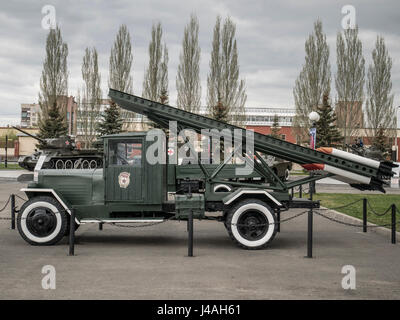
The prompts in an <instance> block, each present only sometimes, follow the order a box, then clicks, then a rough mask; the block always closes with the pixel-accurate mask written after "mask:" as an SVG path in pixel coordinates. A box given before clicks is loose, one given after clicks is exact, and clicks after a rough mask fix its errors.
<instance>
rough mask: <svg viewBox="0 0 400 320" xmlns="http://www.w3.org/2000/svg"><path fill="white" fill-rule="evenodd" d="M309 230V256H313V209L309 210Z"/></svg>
mask: <svg viewBox="0 0 400 320" xmlns="http://www.w3.org/2000/svg"><path fill="white" fill-rule="evenodd" d="M307 222H308V230H307V257H306V258H312V245H313V243H312V242H313V234H312V233H313V209H312V208H311V209H310V211H308V219H307Z"/></svg>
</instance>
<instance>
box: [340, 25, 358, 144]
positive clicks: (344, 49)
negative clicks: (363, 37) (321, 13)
mask: <svg viewBox="0 0 400 320" xmlns="http://www.w3.org/2000/svg"><path fill="white" fill-rule="evenodd" d="M336 56H337V73H336V77H335V84H336V92H337V105H336V116H337V126H338V127H339V128H341V129H342V130H343V136H344V143H345V144H347V143H350V141H351V140H350V139H351V137H353V136H354V134H355V133H356V131H357V129H359V128H361V127H362V126H363V116H362V113H363V112H362V104H363V100H364V97H363V94H364V93H363V89H364V84H365V60H364V57H363V53H362V43H361V41H360V39H359V38H358V27H356V28H355V29H350V28H349V29H347V30H345V31H344V32H343V34H342V33H340V32H339V33H338V34H337V40H336Z"/></svg>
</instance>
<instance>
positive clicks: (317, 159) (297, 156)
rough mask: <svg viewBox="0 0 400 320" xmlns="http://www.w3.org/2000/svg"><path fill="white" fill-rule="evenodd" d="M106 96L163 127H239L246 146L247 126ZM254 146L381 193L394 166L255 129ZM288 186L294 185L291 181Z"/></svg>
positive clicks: (113, 92)
mask: <svg viewBox="0 0 400 320" xmlns="http://www.w3.org/2000/svg"><path fill="white" fill-rule="evenodd" d="M108 95H109V97H110V98H111V99H112V100H113V101H114V102H115V103H117V104H118V105H119V106H120V107H121V108H123V109H125V110H128V111H132V112H136V113H139V114H142V115H145V116H147V117H148V118H149V119H150V120H151V121H154V122H155V123H157V124H158V125H160V126H162V127H164V128H168V122H169V121H177V123H178V125H179V126H180V127H182V128H184V129H192V130H194V131H196V132H198V133H201V130H202V129H218V130H220V131H221V130H223V129H229V130H231V131H232V132H233V130H241V131H242V135H241V137H242V138H241V139H242V141H241V142H242V143H243V145H245V142H246V131H247V130H246V129H243V128H240V127H237V126H234V125H231V124H227V123H225V122H221V121H217V120H214V119H211V118H208V117H205V116H201V115H198V114H194V113H191V112H187V111H184V110H181V109H177V108H174V107H171V106H168V105H165V104H162V103H158V102H155V101H151V100H147V99H144V98H141V97H138V96H135V95H131V94H128V93H124V92H121V91H118V90H114V89H110V91H109V94H108ZM254 149H255V151H256V152H262V153H264V154H267V155H271V156H274V157H278V158H281V159H284V160H287V161H292V162H295V163H298V164H300V165H303V167H305V168H308V169H309V170H312V171H314V170H317V171H324V172H328V173H330V174H331V175H334V176H335V177H343V178H350V179H349V180H348V183H350V185H351V186H353V187H355V188H359V189H368V190H379V191H382V192H384V189H383V184H384V183H385V182H384V181H383V180H384V179H386V178H388V177H392V176H393V174H394V172H393V171H392V168H394V167H397V165H395V164H393V163H392V162H389V161H380V162H379V161H375V160H372V159H368V158H364V157H361V156H357V155H353V154H350V153H347V152H344V151H340V150H337V149H333V148H324V149H321V150H312V149H310V148H307V147H303V146H300V145H297V144H294V143H290V142H287V141H283V140H280V139H276V138H273V137H271V136H269V135H263V134H260V133H256V132H255V133H254ZM315 165H317V167H315ZM313 166H314V167H313ZM291 186H294V185H293V183H291Z"/></svg>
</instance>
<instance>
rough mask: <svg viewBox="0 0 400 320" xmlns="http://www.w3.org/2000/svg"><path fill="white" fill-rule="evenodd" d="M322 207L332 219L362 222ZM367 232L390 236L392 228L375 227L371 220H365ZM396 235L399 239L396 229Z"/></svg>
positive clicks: (399, 234) (399, 235)
mask: <svg viewBox="0 0 400 320" xmlns="http://www.w3.org/2000/svg"><path fill="white" fill-rule="evenodd" d="M321 208H322V209H327V210H326V211H325V212H324V213H325V214H326V215H327V216H329V217H331V218H334V219H337V220H340V221H342V222H347V223H354V224H356V223H359V224H362V223H363V221H362V220H361V219H358V218H355V217H352V216H349V215H347V214H344V213H341V212H338V211H336V210H332V209H329V208H325V207H321ZM368 227H373V228H368ZM368 232H375V233H377V234H380V235H383V236H386V237H390V236H391V234H392V230H390V229H388V228H385V227H376V224H375V223H371V222H367V233H368ZM396 237H398V239H400V232H399V231H396Z"/></svg>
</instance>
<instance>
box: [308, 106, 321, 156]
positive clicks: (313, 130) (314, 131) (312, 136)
mask: <svg viewBox="0 0 400 320" xmlns="http://www.w3.org/2000/svg"><path fill="white" fill-rule="evenodd" d="M308 118H309V119H310V121H311V128H310V148H311V149H315V142H316V138H317V128H316V126H317V122H318V121H319V119H320V116H319V114H318V113H317V112H315V111H312V112H310V114H309V115H308Z"/></svg>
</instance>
